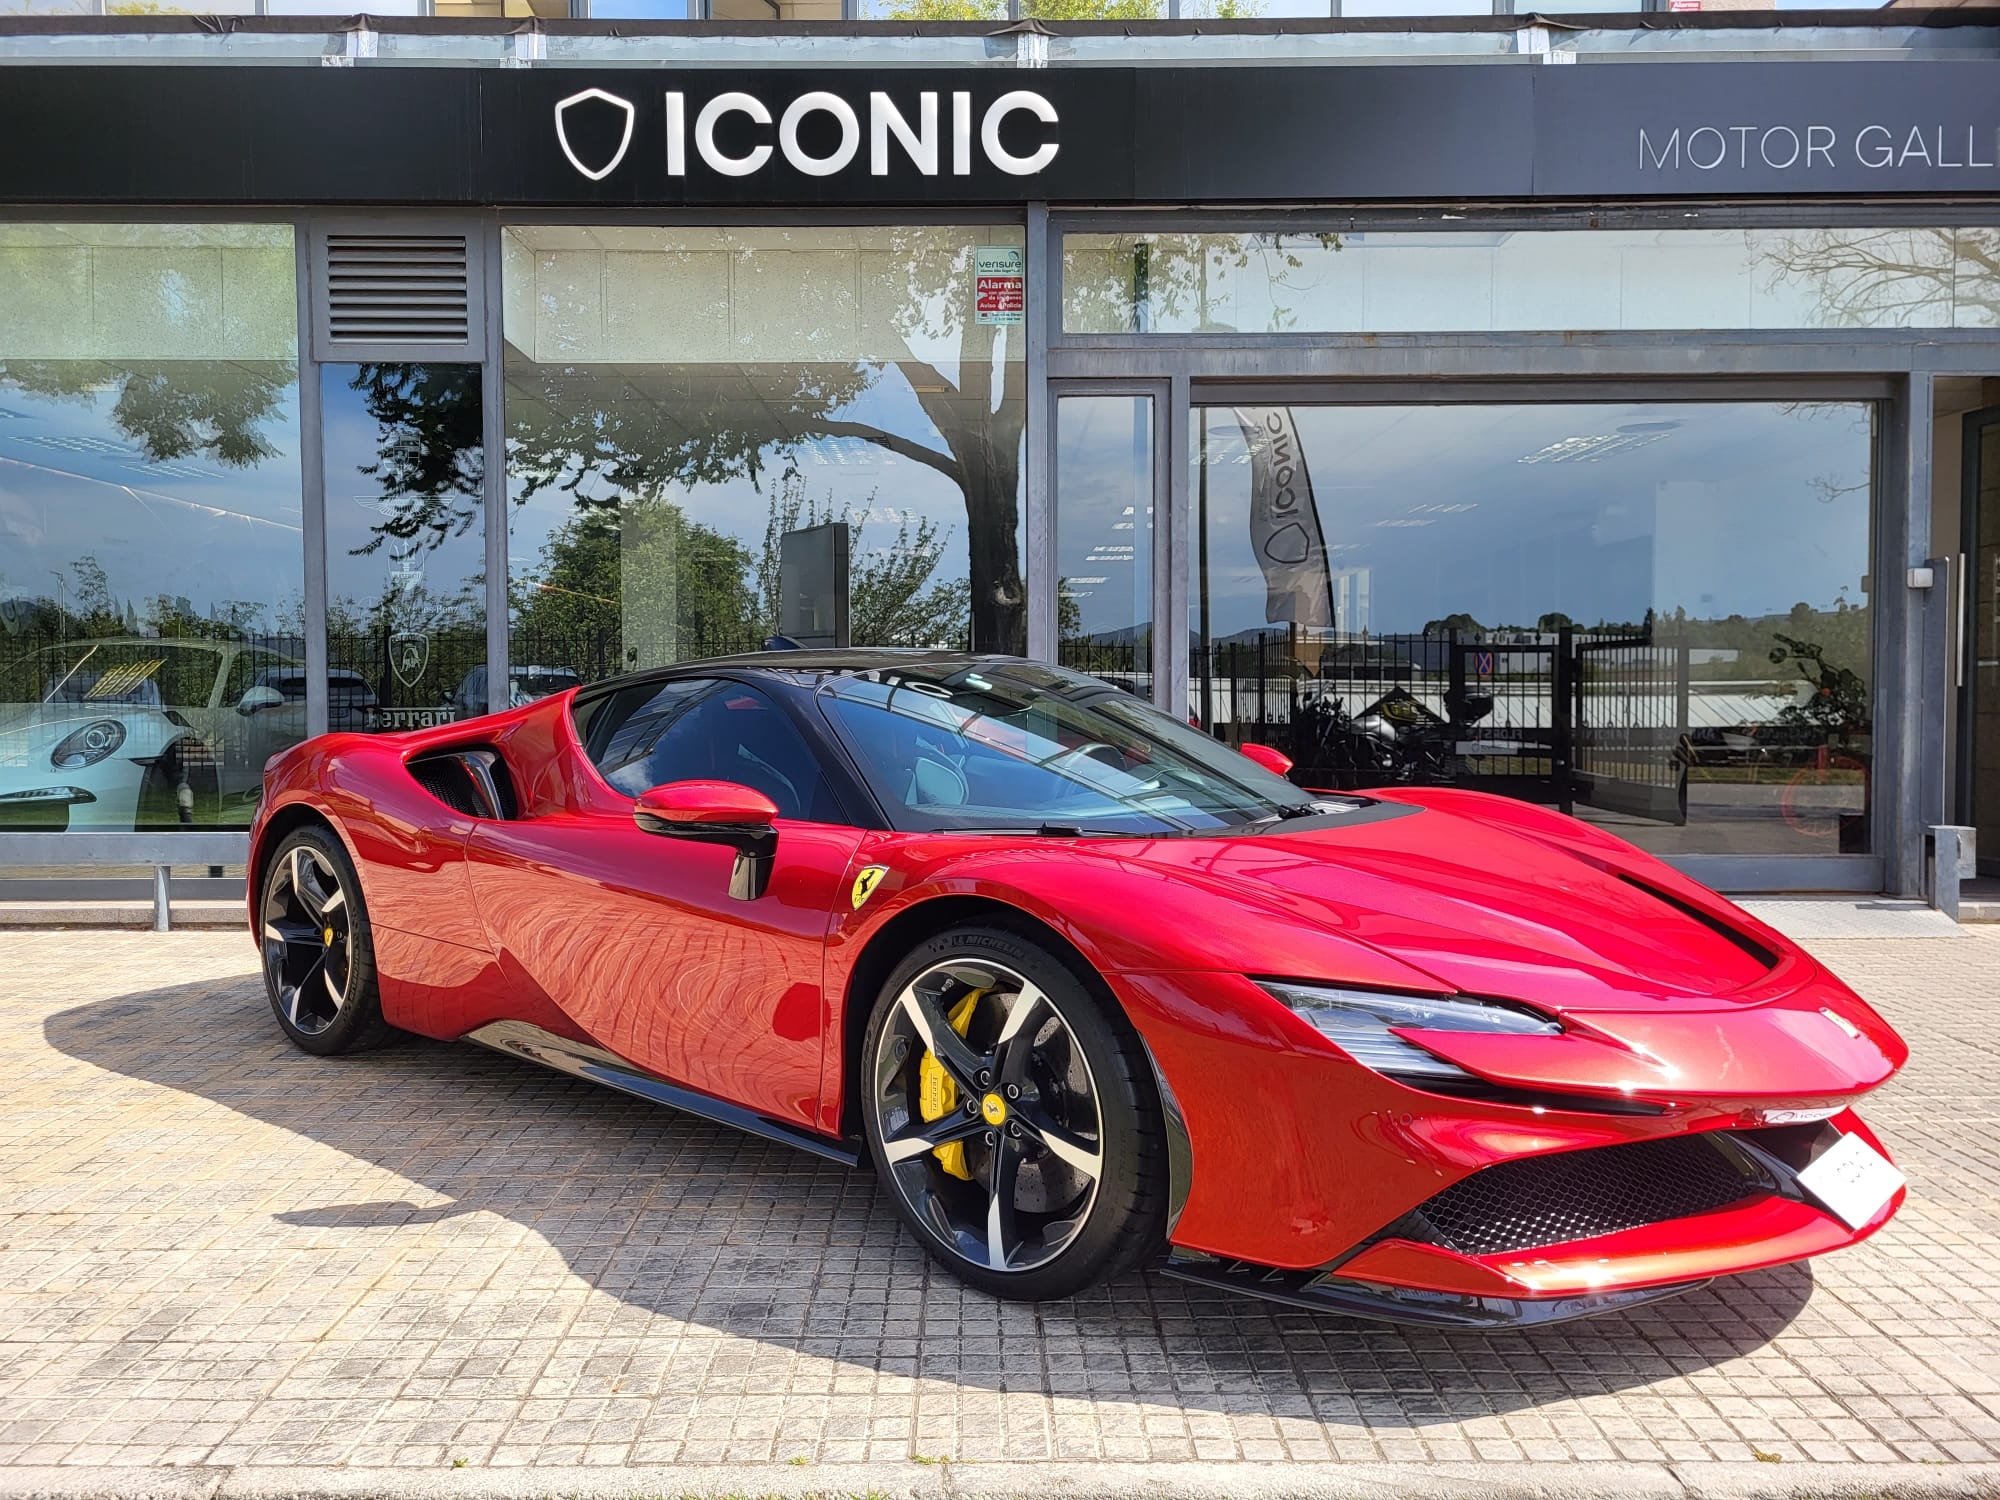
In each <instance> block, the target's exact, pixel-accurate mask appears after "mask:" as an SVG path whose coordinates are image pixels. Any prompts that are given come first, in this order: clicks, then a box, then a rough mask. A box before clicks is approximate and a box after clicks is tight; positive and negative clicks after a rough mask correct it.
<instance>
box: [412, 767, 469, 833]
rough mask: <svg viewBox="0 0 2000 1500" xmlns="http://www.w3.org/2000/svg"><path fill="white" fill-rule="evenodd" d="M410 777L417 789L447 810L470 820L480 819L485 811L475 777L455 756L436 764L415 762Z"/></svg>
mask: <svg viewBox="0 0 2000 1500" xmlns="http://www.w3.org/2000/svg"><path fill="white" fill-rule="evenodd" d="M410 774H411V775H412V776H414V777H416V779H417V785H418V786H420V787H422V788H423V789H424V790H425V791H427V792H429V793H430V794H431V795H432V796H433V797H435V798H437V799H438V801H440V802H442V803H443V804H444V805H445V806H446V807H449V808H452V809H454V810H455V811H457V812H462V813H464V814H465V815H466V816H467V817H469V818H476V817H479V816H480V815H481V814H482V813H483V812H484V811H485V809H484V807H483V806H482V805H481V802H482V799H481V798H480V795H479V792H478V789H477V788H476V787H474V786H473V784H472V775H471V773H470V772H469V771H467V770H466V768H465V762H464V761H462V760H460V759H459V758H458V757H457V756H456V755H441V756H438V757H437V758H436V759H434V760H413V761H411V762H410Z"/></svg>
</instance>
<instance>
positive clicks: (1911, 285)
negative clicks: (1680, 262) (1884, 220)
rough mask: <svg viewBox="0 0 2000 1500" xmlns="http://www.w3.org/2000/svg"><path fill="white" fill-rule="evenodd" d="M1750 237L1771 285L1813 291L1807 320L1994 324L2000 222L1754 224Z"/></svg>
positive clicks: (1864, 324) (1868, 324)
mask: <svg viewBox="0 0 2000 1500" xmlns="http://www.w3.org/2000/svg"><path fill="white" fill-rule="evenodd" d="M1749 240H1750V245H1751V253H1752V255H1753V256H1754V257H1755V259H1756V260H1757V262H1758V264H1760V265H1761V266H1762V267H1764V268H1765V269H1766V270H1767V271H1768V272H1769V273H1770V280H1769V283H1768V289H1769V290H1771V291H1773V292H1775V291H1777V290H1778V288H1779V287H1780V286H1781V285H1782V284H1784V283H1786V282H1792V283H1797V284H1799V285H1801V286H1803V287H1804V288H1805V289H1806V290H1807V291H1808V292H1809V293H1810V294H1811V295H1812V296H1813V298H1814V299H1815V301H1814V304H1813V307H1812V309H1811V317H1812V324H1813V326H1818V327H1825V328H1883V327H1888V328H1897V327H1940V326H1943V327H1952V326H1956V327H1961V328H1965V327H1988V328H1990V327H1993V326H1995V325H2000V229H1877V230H1855V229H1810V230H1801V231H1793V232H1789V233H1777V232H1772V231H1758V232H1753V233H1752V234H1751V235H1750V236H1749ZM1940 314H1941V316H1940Z"/></svg>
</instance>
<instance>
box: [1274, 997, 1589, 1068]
mask: <svg viewBox="0 0 2000 1500" xmlns="http://www.w3.org/2000/svg"><path fill="white" fill-rule="evenodd" d="M1259 982H1260V983H1261V984H1262V986H1263V988H1264V989H1265V990H1266V991H1267V992H1269V993H1270V994H1271V995H1273V996H1275V997H1276V998H1277V999H1279V1000H1281V1001H1283V1002H1284V1003H1285V1004H1286V1005H1288V1006H1290V1007H1291V1008H1292V1010H1294V1011H1295V1012H1297V1013H1298V1014H1299V1015H1300V1016H1301V1017H1303V1018H1304V1019H1305V1020H1307V1021H1310V1022H1311V1023H1312V1024H1313V1026H1314V1027H1315V1028H1316V1029H1317V1030H1318V1031H1319V1033H1320V1035H1321V1036H1323V1037H1325V1038H1326V1039H1327V1040H1328V1041H1330V1042H1332V1043H1333V1044H1334V1045H1335V1046H1336V1047H1338V1048H1340V1050H1341V1051H1343V1052H1345V1053H1346V1054H1347V1055H1348V1056H1349V1057H1351V1058H1353V1059H1354V1060H1355V1061H1356V1062H1358V1063H1360V1064H1362V1065H1363V1066H1364V1067H1369V1068H1373V1069H1374V1070H1375V1071H1376V1072H1378V1073H1386V1074H1388V1075H1389V1076H1390V1077H1392V1078H1409V1079H1411V1080H1413V1081H1417V1080H1437V1079H1442V1078H1465V1077H1467V1076H1468V1075H1467V1074H1466V1072H1465V1070H1464V1069H1463V1068H1460V1067H1458V1066H1456V1065H1455V1064H1452V1063H1448V1062H1446V1061H1445V1060H1444V1059H1443V1058H1441V1057H1433V1056H1432V1055H1431V1054H1430V1053H1428V1052H1426V1051H1424V1049H1423V1048H1421V1047H1419V1046H1416V1045H1414V1044H1413V1043H1410V1042H1406V1041H1404V1040H1403V1039H1402V1038H1401V1037H1399V1036H1397V1035H1396V1034H1395V1033H1394V1032H1393V1031H1391V1030H1390V1029H1389V1028H1390V1027H1392V1026H1410V1027H1416V1028H1419V1029H1421V1030H1424V1031H1484V1032H1501V1033H1505V1034H1507V1035H1510V1036H1560V1035H1561V1034H1562V1025H1561V1023H1560V1022H1558V1021H1554V1020H1551V1019H1550V1018H1549V1017H1547V1016H1544V1015H1541V1014H1539V1013H1538V1012H1536V1011H1532V1010H1529V1009H1528V1008H1527V1007H1525V1006H1515V1005H1507V1004H1504V1003H1502V1002H1500V1001H1497V1000H1474V999H1471V998H1470V997H1467V996H1452V997H1449V998H1444V997H1435V998H1434V997H1431V996H1427V995H1384V994H1378V993H1376V992H1375V991H1372V990H1343V989H1335V988H1332V987H1330V986H1321V985H1313V984H1283V983H1279V982H1277V981H1271V980H1263V981H1259Z"/></svg>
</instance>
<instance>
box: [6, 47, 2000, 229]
mask: <svg viewBox="0 0 2000 1500" xmlns="http://www.w3.org/2000/svg"><path fill="white" fill-rule="evenodd" d="M162 120H171V121H173V122H174V128H173V129H171V130H162V129H160V128H159V122H160V121H162ZM1996 129H2000V61H1996V60H1937V61H1933V60H1928V59H1926V60H1918V61H1910V60H1901V61H1894V62H1850V63H1842V64H1841V65H1840V66H1839V67H1837V68H1833V67H1828V66H1827V65H1826V64H1824V63H1816V62H1714V63H1709V62H1673V63H1661V64H1658V65H1655V64H1651V63H1646V64H1639V63H1633V64H1628V65H1621V66H1619V67H1603V66H1584V67H1573V68H1543V67H1513V66H1499V65H1496V64H1438V65H1431V64H1428V63H1425V64H1421V65H1412V66H1409V67H1397V68H1382V67H1372V66H1361V65H1343V64H1328V65H1326V66H1317V65H1304V64H1300V65H1292V66H1272V67H1261V66H1244V67H1234V66H1215V65H1209V66H1182V65H1174V66H1159V67H1090V66H1067V67H1060V68H1047V69H1041V70H1037V71H1032V72H1024V71H1022V70H1019V69H1015V68H1012V67H1005V66H992V67H964V68H903V67H882V68H873V69H869V68H860V67H847V68H791V67H761V68H760V67H737V68H715V69H709V68H680V67H676V68H657V67H629V68H620V67H604V68H587V69H577V68H571V67H561V68H425V67H400V66H399V67H393V68H392V67H371V66H361V67H354V68H299V67H282V66H271V67H265V66H259V65H248V64H237V65H207V64H201V65H189V64H185V63H180V62H173V63H170V64H165V65H162V66H159V67H152V66H137V67H119V68H112V67H102V66H88V65H76V64H51V65H42V64H39V63H36V64H29V63H21V64H14V65H10V66H9V67H8V68H7V69H6V87H5V88H4V89H0V141H4V142H6V143H7V149H4V150H0V203H14V204H24V203H25V204H37V203H63V204H77V205H91V204H102V205H116V204H132V203H194V204H203V205H210V206H227V205H231V204H287V205H292V204H299V205H317V204H333V205H351V206H367V205H370V204H378V203H380V204H422V205H426V206H430V207H436V208H450V207H453V206H465V207H478V206H489V205H498V206H508V207H533V206H537V205H546V206H552V207H581V208H588V207H597V206H603V207H611V208H645V207H649V206H656V205H657V206H669V207H682V206H701V205H718V206H754V207H760V208H761V207H778V206H785V205H798V206H815V205H820V206H833V207H840V208H853V207H864V206H870V205H894V206H905V207H920V208H925V209H928V208H932V207H934V206H937V205H939V204H960V205H996V204H1000V205H1005V204H1019V203H1022V202H1025V201H1028V200H1039V201H1042V202H1047V203H1051V204H1089V205H1093V206H1114V205H1118V204H1126V203H1142V204H1144V203H1152V204H1162V203H1165V204H1229V203H1243V204H1253V203H1254V204H1264V203H1300V202H1303V203H1313V202H1320V203H1332V204H1344V203H1367V202H1397V201H1401V202H1410V201H1420V202H1433V203H1437V202H1453V201H1460V200H1465V199H1476V200H1479V201H1482V202H1495V201H1503V200H1512V201H1527V200H1532V199H1540V198H1568V199H1576V200H1602V199H1611V198H1618V197H1644V198H1665V197H1703V196H1706V197H1718V196H1729V197H1743V196H1755V195H1758V194H1771V195H1796V194H1798V193H1799V192H1801V191H1805V192H1809V193H1811V194H1813V195H1815V196H1836V195H1843V194H1867V195H1870V196H1881V195H1884V194H1903V193H1932V194H1941V193H1949V194H1954V195H1963V194H1966V193H2000V138H1996V134H1995V132H1996ZM246 141H252V142H255V144H256V149H255V150H245V149H244V142H246ZM1940 222H1942V221H1940Z"/></svg>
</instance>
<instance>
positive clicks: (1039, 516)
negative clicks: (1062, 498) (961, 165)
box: [1022, 203, 1062, 661]
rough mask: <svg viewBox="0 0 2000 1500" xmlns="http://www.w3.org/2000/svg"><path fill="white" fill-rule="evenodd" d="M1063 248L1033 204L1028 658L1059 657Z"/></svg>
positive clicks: (1028, 322)
mask: <svg viewBox="0 0 2000 1500" xmlns="http://www.w3.org/2000/svg"><path fill="white" fill-rule="evenodd" d="M1060 255H1061V246H1060V245H1059V244H1058V243H1057V238H1056V236H1055V235H1054V234H1053V233H1052V232H1051V231H1050V228H1049V206H1048V205H1047V204H1046V203H1030V204H1029V205H1028V285H1027V305H1026V307H1025V309H1024V310H1023V317H1024V319H1025V322H1024V324H1023V326H1024V327H1025V328H1026V330H1027V334H1028V350H1027V354H1028V410H1027V422H1026V437H1025V439H1024V442H1025V444H1026V447H1027V454H1026V460H1027V466H1026V471H1025V472H1026V480H1027V483H1026V492H1025V494H1024V495H1023V497H1022V508H1023V511H1024V512H1025V514H1024V515H1023V517H1022V527H1023V530H1024V531H1025V533H1026V536H1027V543H1028V572H1027V585H1028V655H1029V656H1031V657H1033V658H1034V659H1035V660H1036V661H1054V660H1055V659H1056V530H1055V512H1054V509H1053V499H1054V485H1053V479H1054V469H1055V458H1054V443H1055V432H1054V426H1053V423H1052V422H1051V421H1050V418H1051V417H1052V416H1053V415H1054V413H1053V412H1052V411H1051V410H1050V407H1049V335H1050V332H1051V331H1052V322H1053V319H1054V318H1055V317H1056V315H1057V301H1058V299H1057V298H1056V297H1055V296H1054V295H1052V293H1053V289H1054V288H1055V287H1056V285H1057V283H1058V279H1059V278H1060V276H1061V274H1062V262H1061V259H1060Z"/></svg>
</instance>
